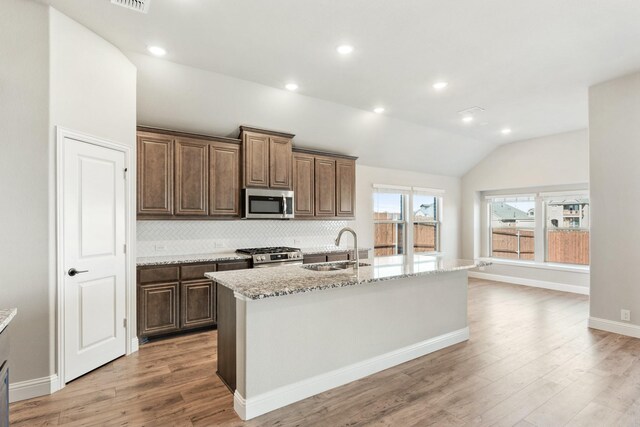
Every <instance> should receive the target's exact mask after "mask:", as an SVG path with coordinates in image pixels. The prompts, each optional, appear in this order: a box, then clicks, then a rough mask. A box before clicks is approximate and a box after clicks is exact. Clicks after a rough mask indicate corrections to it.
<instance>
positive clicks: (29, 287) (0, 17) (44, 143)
mask: <svg viewBox="0 0 640 427" xmlns="http://www.w3.org/2000/svg"><path fill="white" fill-rule="evenodd" d="M0 58H2V59H1V60H0V142H1V143H2V149H3V154H2V156H0V200H2V204H3V207H2V209H0V224H2V226H1V228H0V230H1V231H0V242H2V243H1V244H0V307H2V308H10V307H18V315H17V316H16V317H15V318H14V320H13V321H12V322H11V325H10V326H9V328H8V329H7V332H8V333H9V334H10V339H11V355H10V364H9V369H10V371H11V381H13V382H16V381H25V380H30V379H34V378H43V377H48V376H49V375H51V374H52V373H53V367H54V363H55V358H54V356H53V352H52V351H51V349H50V343H51V332H52V331H53V330H54V328H55V321H54V318H53V314H52V312H51V307H50V300H51V298H53V297H54V295H51V294H50V288H49V259H50V253H49V244H50V241H49V239H50V235H49V218H48V211H49V183H48V180H49V108H48V106H49V9H48V8H47V7H46V6H44V5H42V4H40V3H36V2H32V1H25V0H2V1H0Z"/></svg>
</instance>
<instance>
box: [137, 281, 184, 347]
mask: <svg viewBox="0 0 640 427" xmlns="http://www.w3.org/2000/svg"><path fill="white" fill-rule="evenodd" d="M178 298H179V297H178V282H174V283H160V284H154V285H140V286H138V335H139V336H142V337H145V336H151V335H161V334H166V333H169V332H175V331H177V330H179V329H180V325H179V317H178Z"/></svg>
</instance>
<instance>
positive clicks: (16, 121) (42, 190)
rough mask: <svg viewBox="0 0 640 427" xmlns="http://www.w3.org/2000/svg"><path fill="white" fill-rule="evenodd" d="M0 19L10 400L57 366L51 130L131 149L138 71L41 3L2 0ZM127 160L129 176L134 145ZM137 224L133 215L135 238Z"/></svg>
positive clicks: (40, 388)
mask: <svg viewBox="0 0 640 427" xmlns="http://www.w3.org/2000/svg"><path fill="white" fill-rule="evenodd" d="M0 17H1V18H2V22H1V25H0V41H1V42H0V57H2V58H10V60H2V61H0V78H1V79H2V82H1V83H2V84H0V91H2V93H1V94H0V95H1V96H0V130H1V133H0V134H1V135H2V136H1V137H2V142H3V147H5V153H6V155H4V156H2V157H0V183H1V184H0V191H1V194H0V197H1V198H2V200H5V201H7V202H8V203H9V202H10V204H11V207H12V208H11V209H9V208H7V207H4V208H3V209H1V210H0V220H1V221H2V224H3V227H2V230H3V231H2V239H1V240H2V242H3V245H2V247H1V248H0V251H1V252H0V271H1V272H2V273H1V276H0V277H1V281H2V283H1V287H2V292H0V306H1V307H17V308H18V315H17V316H16V318H15V320H14V322H13V323H12V324H11V326H10V332H11V340H12V343H11V365H10V367H11V382H12V394H11V396H12V399H13V400H15V399H16V398H18V399H19V398H25V397H32V396H34V395H38V394H45V393H48V392H49V387H50V386H51V384H50V383H49V382H48V381H49V379H50V376H52V375H54V374H55V371H56V341H55V340H56V335H55V334H56V322H55V313H56V306H55V303H56V279H55V277H56V274H55V263H56V251H55V244H56V243H55V242H56V236H55V220H56V218H55V209H56V194H55V176H56V175H55V153H56V151H55V147H56V145H55V144H56V143H55V127H56V126H58V125H59V126H63V127H67V128H70V129H73V130H77V131H80V132H84V133H89V134H91V135H94V136H97V137H99V138H105V139H109V140H113V141H117V142H120V143H124V144H127V145H129V146H130V147H135V126H136V115H135V111H136V104H135V102H136V70H135V67H134V66H133V65H132V64H131V63H130V62H129V60H128V59H127V58H126V57H125V56H124V55H123V54H122V53H120V52H119V51H118V50H117V49H115V48H114V47H113V46H111V45H110V44H109V43H107V42H105V41H104V40H103V39H101V38H100V37H98V36H97V35H95V34H94V33H92V32H91V31H89V30H88V29H86V28H85V27H83V26H81V25H79V24H77V23H76V22H74V21H72V20H70V19H69V18H67V17H65V16H64V15H62V14H60V13H59V12H57V11H56V10H54V9H52V8H48V7H46V6H44V5H42V4H41V3H38V2H33V1H25V0H3V1H2V2H1V3H0ZM132 162H133V165H132V166H133V169H134V170H133V171H132V174H133V176H135V150H134V157H133V159H132ZM130 183H131V187H130V190H131V193H132V197H131V202H132V203H133V204H132V206H135V180H130ZM135 225H136V224H135V215H133V216H132V221H131V223H130V227H132V232H133V233H134V236H135ZM134 241H135V239H134ZM132 252H133V251H132ZM131 260H132V261H134V254H133V253H132V254H131ZM25 381H28V382H29V383H25Z"/></svg>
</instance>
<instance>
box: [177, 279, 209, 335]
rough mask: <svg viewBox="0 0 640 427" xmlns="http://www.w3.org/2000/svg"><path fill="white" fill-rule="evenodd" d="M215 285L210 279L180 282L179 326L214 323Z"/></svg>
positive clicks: (187, 326) (198, 326)
mask: <svg viewBox="0 0 640 427" xmlns="http://www.w3.org/2000/svg"><path fill="white" fill-rule="evenodd" d="M215 307H216V285H215V284H214V283H213V282H211V281H210V280H201V281H198V282H182V283H180V328H181V329H191V328H201V327H203V326H211V325H215V323H216V318H215V312H216V310H215Z"/></svg>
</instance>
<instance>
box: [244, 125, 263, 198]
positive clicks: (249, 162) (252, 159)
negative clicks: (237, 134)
mask: <svg viewBox="0 0 640 427" xmlns="http://www.w3.org/2000/svg"><path fill="white" fill-rule="evenodd" d="M242 147H243V151H244V186H245V187H269V137H268V136H267V135H260V134H256V133H253V132H243V133H242Z"/></svg>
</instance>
